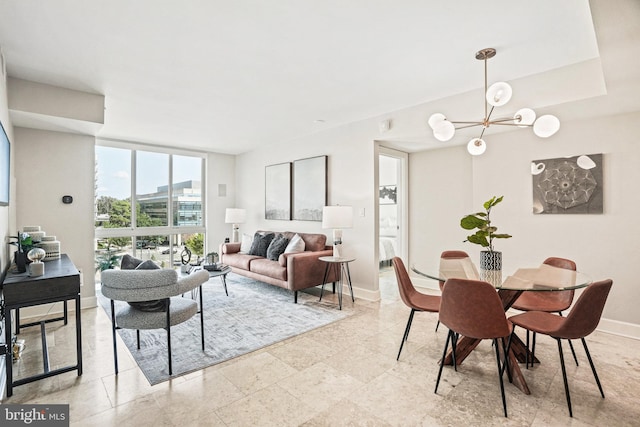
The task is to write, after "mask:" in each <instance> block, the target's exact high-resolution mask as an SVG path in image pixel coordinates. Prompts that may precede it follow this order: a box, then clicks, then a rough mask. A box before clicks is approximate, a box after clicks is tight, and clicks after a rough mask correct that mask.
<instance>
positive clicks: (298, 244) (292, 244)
mask: <svg viewBox="0 0 640 427" xmlns="http://www.w3.org/2000/svg"><path fill="white" fill-rule="evenodd" d="M304 249H305V248H304V240H302V237H300V235H299V234H298V233H296V234H294V235H293V237H292V238H291V240H289V244H288V245H287V247H286V248H285V250H284V253H285V254H292V253H296V252H304Z"/></svg>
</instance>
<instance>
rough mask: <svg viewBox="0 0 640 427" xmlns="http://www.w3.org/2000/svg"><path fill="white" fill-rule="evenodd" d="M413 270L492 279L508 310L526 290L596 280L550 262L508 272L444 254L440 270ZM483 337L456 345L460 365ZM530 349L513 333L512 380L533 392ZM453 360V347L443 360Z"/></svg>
mask: <svg viewBox="0 0 640 427" xmlns="http://www.w3.org/2000/svg"><path fill="white" fill-rule="evenodd" d="M411 270H412V271H413V272H415V273H416V274H418V275H420V276H424V277H426V278H429V279H433V280H437V281H441V282H445V283H446V280H447V279H452V278H457V279H470V280H482V281H485V282H488V283H490V284H492V285H493V286H494V287H495V288H496V292H497V293H498V296H499V297H500V300H501V301H502V306H503V308H504V311H505V312H506V311H507V310H509V308H510V307H511V306H512V305H513V303H514V302H515V301H516V300H517V299H518V297H519V296H520V295H521V294H522V293H523V292H557V291H563V290H571V289H579V288H584V287H586V286H588V285H589V284H591V282H592V280H591V278H590V277H589V276H588V275H587V274H585V273H582V272H580V271H575V270H568V269H564V268H559V267H554V266H551V265H547V264H541V265H540V266H538V267H531V268H518V269H516V270H515V271H513V272H512V273H511V274H509V275H506V274H505V273H504V272H503V271H502V270H482V269H478V268H476V266H475V264H474V263H473V261H471V258H469V257H460V258H441V259H440V266H439V269H438V271H437V272H432V271H426V272H425V271H424V270H423V269H420V268H418V267H415V266H412V267H411ZM481 341H482V340H481V339H476V338H470V337H464V336H461V337H460V339H459V340H458V343H457V345H456V347H455V348H456V349H455V352H456V353H455V361H456V365H460V364H461V363H462V362H463V361H464V359H465V358H466V357H467V356H469V354H471V352H472V351H473V350H474V349H475V348H476V347H477V346H478V344H480V342H481ZM528 353H529V349H528V348H527V346H526V345H525V343H524V342H523V341H522V340H521V339H520V338H519V337H518V336H517V335H516V334H513V337H512V340H511V346H510V348H509V354H508V358H509V373H510V380H511V381H512V383H513V384H514V385H515V386H516V387H518V388H519V389H520V390H521V391H522V392H524V393H525V394H531V392H530V391H529V387H528V385H527V382H526V380H525V378H524V376H523V374H522V370H521V369H520V366H519V365H518V362H520V363H524V362H525V361H526V358H527V355H528ZM453 360H454V359H453V355H452V350H449V352H448V353H447V355H446V356H445V359H444V360H443V361H442V362H441V363H444V364H448V365H451V364H453ZM534 361H535V362H539V360H538V359H534Z"/></svg>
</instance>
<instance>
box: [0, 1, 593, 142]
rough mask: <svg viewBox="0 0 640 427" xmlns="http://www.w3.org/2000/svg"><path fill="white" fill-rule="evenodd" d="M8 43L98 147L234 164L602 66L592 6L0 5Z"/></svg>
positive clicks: (16, 72)
mask: <svg viewBox="0 0 640 427" xmlns="http://www.w3.org/2000/svg"><path fill="white" fill-rule="evenodd" d="M0 46H1V47H2V50H3V52H4V56H5V59H6V63H7V71H8V74H9V76H12V77H17V78H21V79H26V80H32V81H36V82H41V83H47V84H51V85H56V86H61V87H65V88H69V89H76V90H82V91H88V92H93V93H100V94H104V95H105V99H106V100H105V104H106V112H105V124H104V126H103V127H102V128H101V129H100V130H99V131H98V133H97V136H99V137H102V138H111V139H119V140H125V141H135V142H145V143H153V144H157V145H168V146H173V147H176V146H182V147H185V148H194V149H203V150H208V151H216V152H223V153H230V154H238V153H242V152H246V151H249V150H251V149H253V148H255V147H257V146H263V145H265V144H275V143H279V142H284V141H290V140H293V139H295V138H298V137H301V136H304V135H307V134H310V133H313V132H317V131H320V130H323V129H327V128H331V127H336V126H339V125H342V124H345V123H349V122H353V121H357V120H362V119H365V118H369V117H375V116H379V115H381V114H384V113H387V112H390V111H395V110H399V109H402V108H406V107H409V106H413V105H418V104H421V103H425V102H429V101H433V100H437V99H440V98H444V97H448V96H450V95H452V94H456V93H462V92H467V91H469V90H472V89H476V88H478V87H481V85H482V81H481V71H479V70H478V64H477V61H475V59H474V54H475V52H476V51H477V50H479V49H481V48H485V47H494V48H496V49H497V50H498V55H497V56H496V57H495V58H493V59H492V60H491V61H492V62H491V70H490V78H491V79H492V80H513V79H518V78H522V77H524V76H529V75H533V74H538V73H542V72H545V71H548V70H553V69H557V68H561V67H565V66H568V65H571V64H576V63H579V62H583V61H586V60H589V59H593V58H596V57H598V48H597V44H596V38H595V33H594V28H593V22H592V20H591V14H590V9H589V3H588V2H587V1H586V0H564V1H557V0H538V1H535V2H525V1H512V0H494V1H491V2H488V3H487V2H480V1H477V0H464V1H455V2H444V1H440V0H437V1H436V0H429V1H427V0H415V1H403V0H394V1H386V0H381V1H370V0H366V1H365V0H355V1H332V0H329V1H327V0H322V1H320V0H318V1H300V0H276V1H244V0H238V1H206V0H201V1H194V0H190V1H181V2H177V1H174V2H172V1H158V0H136V1H130V0H92V1H86V0H64V1H63V0H56V1H44V2H43V1H39V0H21V1H10V0H0Z"/></svg>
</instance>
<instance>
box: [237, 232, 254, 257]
mask: <svg viewBox="0 0 640 427" xmlns="http://www.w3.org/2000/svg"><path fill="white" fill-rule="evenodd" d="M252 244H253V236H252V235H250V234H246V233H242V242H240V252H242V253H245V254H246V253H248V252H249V251H250V250H251V245H252Z"/></svg>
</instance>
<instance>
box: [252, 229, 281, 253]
mask: <svg viewBox="0 0 640 427" xmlns="http://www.w3.org/2000/svg"><path fill="white" fill-rule="evenodd" d="M274 237H275V235H274V234H273V233H268V234H265V235H264V236H263V235H262V234H260V233H256V234H254V235H253V243H252V244H251V249H250V250H249V255H256V256H261V257H264V258H266V257H267V249H268V248H269V245H270V244H271V241H272V240H273V238H274Z"/></svg>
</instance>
